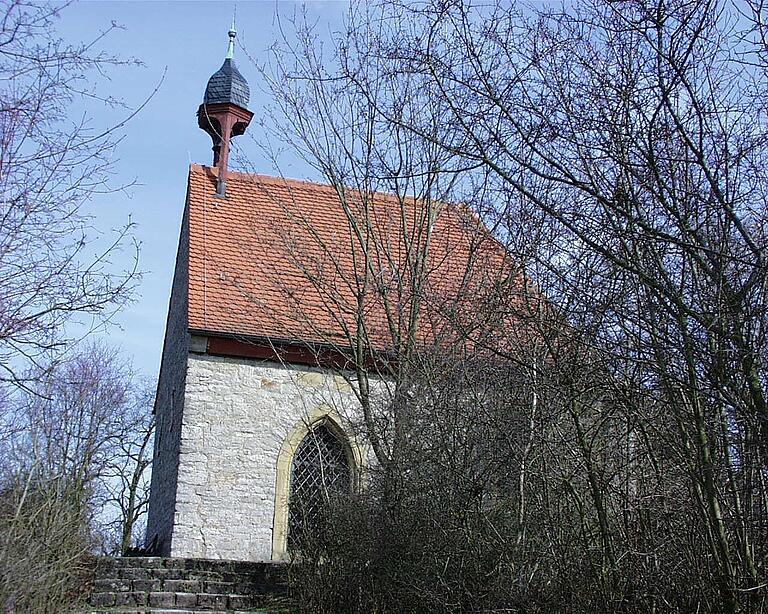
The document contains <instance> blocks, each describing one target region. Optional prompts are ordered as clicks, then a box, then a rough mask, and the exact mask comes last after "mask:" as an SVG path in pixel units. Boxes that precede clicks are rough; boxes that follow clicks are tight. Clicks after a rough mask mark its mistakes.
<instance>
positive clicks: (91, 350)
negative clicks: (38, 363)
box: [0, 345, 151, 612]
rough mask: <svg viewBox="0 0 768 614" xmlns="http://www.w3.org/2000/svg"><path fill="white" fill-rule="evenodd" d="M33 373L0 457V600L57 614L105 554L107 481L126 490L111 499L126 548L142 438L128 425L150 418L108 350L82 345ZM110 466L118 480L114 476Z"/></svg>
mask: <svg viewBox="0 0 768 614" xmlns="http://www.w3.org/2000/svg"><path fill="white" fill-rule="evenodd" d="M41 371H42V372H41V373H40V374H37V375H30V376H29V378H28V380H29V381H30V382H34V384H32V385H33V386H34V388H33V389H32V390H30V392H28V393H26V394H25V395H17V396H16V397H15V398H16V406H15V408H14V412H13V415H14V416H15V421H16V422H15V424H16V426H17V428H16V430H15V433H14V434H13V436H11V437H9V438H8V440H7V441H6V442H4V445H3V447H2V448H1V449H0V458H2V460H3V473H2V476H0V492H1V493H2V495H1V496H0V510H1V511H0V524H2V531H1V533H2V539H0V601H2V603H3V604H4V607H5V605H6V604H9V603H14V602H15V604H16V607H17V608H18V609H19V610H20V611H36V612H38V611H39V612H58V611H61V610H62V608H65V607H68V604H69V603H70V602H74V601H76V599H77V598H78V597H79V596H81V595H80V593H81V591H79V589H78V586H79V585H81V584H82V582H83V581H85V574H86V572H87V568H88V564H89V563H88V561H89V557H90V556H92V555H93V554H94V553H96V552H98V551H99V550H104V549H106V550H110V551H111V550H113V547H112V546H110V545H109V544H108V543H105V540H109V539H112V536H111V535H110V534H109V530H108V528H109V527H108V525H109V523H110V520H111V515H112V514H114V511H113V510H109V509H105V505H110V504H112V503H113V502H112V499H113V496H114V491H115V488H119V486H120V484H119V483H118V484H117V485H116V484H115V480H116V479H117V478H123V479H126V480H127V481H128V482H129V488H128V492H126V493H122V492H121V493H120V494H121V495H124V497H123V499H125V500H126V501H127V510H126V512H127V513H126V514H124V517H122V516H121V524H122V526H121V527H120V531H119V533H121V534H122V536H121V537H122V539H125V540H126V541H128V540H129V539H130V531H131V529H132V528H133V525H134V524H135V521H136V519H137V518H138V517H139V516H140V514H141V510H142V505H143V503H142V500H141V487H142V477H143V476H142V473H141V471H140V469H141V470H143V469H145V468H146V463H145V462H142V461H143V459H144V457H143V454H142V450H146V448H147V443H146V440H147V439H148V437H149V435H147V434H146V433H143V432H141V431H140V429H138V428H137V422H139V423H140V424H142V425H144V426H145V427H149V426H150V425H151V413H150V410H149V408H148V406H147V405H146V404H145V403H143V402H141V401H142V400H143V401H146V395H144V396H143V397H142V395H136V394H135V391H134V390H133V387H132V375H131V373H130V371H129V369H128V367H127V365H126V364H125V361H124V359H122V358H121V357H120V355H119V354H118V353H117V352H116V351H115V350H113V349H109V348H106V347H104V346H98V345H91V346H89V347H87V348H86V349H85V350H84V351H83V352H82V353H80V354H77V355H75V356H73V357H71V358H69V359H68V360H67V361H64V362H59V363H57V364H56V365H55V366H53V367H47V366H45V367H44V368H42V369H41ZM135 397H138V398H135ZM146 430H149V428H147V429H146ZM128 442H133V445H128ZM126 448H128V450H129V452H130V455H129V456H128V457H127V458H123V454H125V452H124V450H125V449H126ZM134 458H138V460H137V461H135V462H134V460H133V459H134ZM116 467H119V468H120V469H122V470H124V471H125V472H126V475H125V476H116V475H115V468H116ZM134 481H135V482H136V487H135V488H133V490H131V488H130V487H131V486H132V485H133V484H132V483H133V482H134ZM121 501H122V499H121ZM121 512H122V510H121V509H118V510H117V513H118V514H121ZM126 534H127V536H126ZM118 539H120V538H118ZM119 545H120V544H118V546H119Z"/></svg>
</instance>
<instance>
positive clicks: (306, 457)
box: [288, 424, 351, 550]
mask: <svg viewBox="0 0 768 614" xmlns="http://www.w3.org/2000/svg"><path fill="white" fill-rule="evenodd" d="M350 485H351V472H350V467H349V459H348V457H347V452H346V450H345V448H344V444H343V443H342V442H341V440H340V439H339V438H338V436H337V435H336V434H335V433H334V432H332V431H331V430H330V429H329V428H328V426H327V425H326V424H320V425H318V426H316V427H314V428H313V429H311V430H310V431H309V432H308V433H307V434H306V436H305V437H304V439H302V441H301V443H300V444H299V446H298V448H296V453H295V454H294V456H293V462H292V463H291V482H290V488H289V494H288V550H292V549H294V548H295V547H296V545H297V544H298V542H299V541H300V540H301V537H302V536H303V535H307V532H311V531H313V530H314V528H315V527H316V526H317V523H318V521H319V520H320V517H321V514H322V512H323V507H324V506H325V505H326V504H327V503H328V502H329V501H330V500H331V499H333V497H335V496H339V495H343V494H346V493H349V490H350Z"/></svg>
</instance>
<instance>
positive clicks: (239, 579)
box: [86, 557, 288, 614]
mask: <svg viewBox="0 0 768 614" xmlns="http://www.w3.org/2000/svg"><path fill="white" fill-rule="evenodd" d="M285 576H286V574H285V566H284V565H282V564H280V563H266V562H265V563H252V562H245V561H216V560H206V559H172V558H160V557H122V558H114V559H101V560H100V561H99V562H98V564H97V567H96V573H95V577H94V579H93V582H92V585H91V593H90V599H89V600H88V604H89V606H90V607H89V608H88V610H86V611H87V612H88V613H89V614H107V613H118V612H119V613H122V614H144V613H150V612H152V613H155V614H158V613H163V612H169V613H173V614H198V613H206V614H248V613H250V612H259V613H264V614H266V613H267V612H287V611H288V610H287V605H286V604H287V601H286V598H285V593H286V582H285Z"/></svg>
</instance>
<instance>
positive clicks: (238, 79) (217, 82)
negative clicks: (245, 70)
mask: <svg viewBox="0 0 768 614" xmlns="http://www.w3.org/2000/svg"><path fill="white" fill-rule="evenodd" d="M250 96H251V89H250V88H249V87H248V82H247V81H246V80H245V77H243V75H241V74H240V71H239V70H237V67H236V66H235V63H234V61H233V60H232V59H231V58H227V59H226V60H224V64H222V66H221V68H219V70H217V71H216V72H215V73H213V76H212V77H211V78H210V79H208V85H207V86H206V88H205V96H204V97H203V103H204V104H218V103H221V102H231V103H232V104H236V105H237V106H239V107H243V108H244V109H247V108H248V99H249V98H250Z"/></svg>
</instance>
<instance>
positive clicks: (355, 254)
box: [188, 165, 510, 348]
mask: <svg viewBox="0 0 768 614" xmlns="http://www.w3.org/2000/svg"><path fill="white" fill-rule="evenodd" d="M215 173H216V171H215V170H212V169H210V168H207V167H202V166H198V165H192V166H191V167H190V173H189V195H188V216H189V328H190V329H191V330H193V331H205V332H207V333H209V334H217V333H218V334H224V335H242V336H244V337H260V338H265V337H266V338H271V339H275V340H288V341H299V342H310V343H324V344H325V343H337V342H341V343H343V342H344V340H345V338H346V337H345V335H346V332H345V331H349V332H351V333H354V332H355V330H356V323H357V322H358V321H359V320H358V317H357V316H358V315H362V321H363V322H364V323H365V330H366V332H367V334H368V336H369V342H370V345H371V346H372V347H376V348H391V347H393V343H394V342H395V341H393V340H395V339H396V338H397V335H398V334H402V332H403V331H404V330H405V329H406V328H407V325H406V323H407V318H404V317H403V312H407V311H408V309H410V307H411V306H412V305H413V301H412V297H413V294H414V292H415V290H414V287H413V286H414V284H413V279H417V278H418V275H413V274H411V272H410V271H411V264H412V262H413V258H409V254H413V253H414V252H415V251H417V249H418V248H419V246H421V247H423V246H424V245H426V244H427V243H428V245H429V256H428V258H427V259H426V263H427V264H426V267H427V272H426V276H425V279H426V283H425V284H424V287H423V288H421V289H419V290H417V291H418V293H419V296H421V298H422V302H423V304H424V305H425V307H424V309H423V310H422V311H421V315H420V326H419V329H420V333H419V336H420V339H422V340H427V338H428V337H429V336H431V335H433V334H436V333H437V332H438V331H439V330H441V329H442V328H443V327H444V326H445V325H446V324H447V323H448V321H449V320H451V319H452V317H453V316H452V314H455V313H456V311H457V309H459V310H460V311H463V312H470V311H472V310H474V309H475V308H476V307H477V305H478V304H479V303H478V301H480V302H482V301H486V300H488V297H490V296H491V295H492V294H493V291H494V287H495V286H496V285H497V284H498V283H499V278H500V277H499V276H500V274H501V273H502V272H503V271H504V270H505V269H509V268H510V267H509V266H508V255H507V253H506V252H505V251H504V250H503V249H502V248H501V247H500V246H499V244H498V243H496V242H495V241H494V240H493V239H491V238H490V236H489V234H488V233H487V231H486V230H485V228H484V227H483V226H482V225H481V224H480V223H479V222H478V221H477V218H476V217H474V216H473V215H472V214H471V213H469V212H468V211H467V210H466V209H464V208H462V207H460V206H456V205H444V204H439V203H437V204H432V205H431V206H426V205H425V204H423V203H416V202H414V201H413V200H406V201H399V200H398V199H397V198H395V197H394V196H392V195H386V194H375V195H372V196H371V197H370V198H363V197H362V196H361V194H360V193H358V192H356V191H347V192H346V193H345V194H344V198H345V202H346V203H347V206H346V209H345V207H343V206H342V204H341V201H342V199H341V198H340V196H339V194H338V193H337V192H336V190H335V189H334V188H333V187H331V186H329V185H320V184H314V183H307V182H301V181H295V180H286V179H280V178H273V177H265V176H260V175H249V174H241V173H230V174H229V175H228V180H227V198H219V197H216V196H215V193H216V175H215ZM426 215H434V216H436V219H435V222H434V226H433V230H432V236H431V238H430V239H429V241H427V240H426V237H424V236H423V235H424V228H425V225H424V224H422V223H421V220H422V219H423V216H426ZM363 244H367V245H368V250H367V251H368V256H369V258H368V260H369V266H368V267H367V274H366V267H365V266H364V264H363V263H364V262H365V258H364V250H363V248H362V245H363ZM356 296H361V297H362V305H363V310H362V312H361V314H358V313H357V305H358V301H357V300H356V299H355V297H356ZM457 306H460V307H457Z"/></svg>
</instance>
